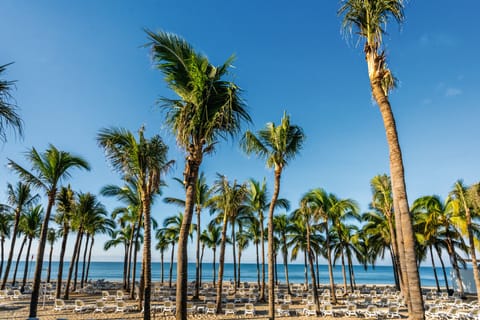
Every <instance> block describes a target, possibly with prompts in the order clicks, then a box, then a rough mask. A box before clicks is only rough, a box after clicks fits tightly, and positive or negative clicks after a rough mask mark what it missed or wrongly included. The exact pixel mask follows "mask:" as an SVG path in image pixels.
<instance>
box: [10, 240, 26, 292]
mask: <svg viewBox="0 0 480 320" xmlns="http://www.w3.org/2000/svg"><path fill="white" fill-rule="evenodd" d="M26 243H27V236H25V238H23V241H22V245H21V246H20V251H19V252H18V258H17V261H16V263H15V271H14V272H13V279H12V286H15V284H16V282H17V271H18V264H19V263H20V259H21V258H22V252H23V248H24V247H25V244H26Z"/></svg>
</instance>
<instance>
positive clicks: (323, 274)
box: [9, 261, 452, 287]
mask: <svg viewBox="0 0 480 320" xmlns="http://www.w3.org/2000/svg"><path fill="white" fill-rule="evenodd" d="M14 266H15V265H14V264H13V266H12V268H11V271H10V276H9V278H10V279H11V278H12V275H13V270H12V269H14ZM23 267H24V262H20V263H19V267H18V272H17V280H20V281H21V280H22V279H23V270H24V269H23ZM78 267H79V275H81V270H82V263H81V262H80V263H79V265H78ZM28 268H29V270H28V279H31V278H33V273H34V268H35V263H34V262H31V263H30V264H29V267H28ZM47 268H48V263H44V265H43V275H42V279H46V277H47ZM68 268H69V263H64V269H63V270H64V271H63V275H64V278H66V276H67V274H68ZM169 268H170V264H169V263H164V281H168V279H169ZM140 269H141V265H140V263H138V265H137V274H139V272H140ZM176 269H177V268H176V263H173V272H172V279H173V281H175V276H176ZM267 269H268V268H267V266H265V272H266V273H267ZM319 269H320V284H328V282H329V278H328V266H327V265H319ZM57 270H58V262H52V270H51V275H50V276H51V279H56V277H57ZM304 270H305V269H304V265H303V264H289V265H288V275H289V280H290V282H291V283H304V279H305V273H304ZM240 271H241V274H240V277H241V281H246V282H256V281H257V265H256V264H255V263H242V264H241V268H240ZM419 272H420V280H421V285H422V287H435V286H436V284H435V277H434V273H433V268H432V267H428V266H421V267H420V268H419ZM446 272H447V279H448V282H449V285H451V283H452V281H451V275H450V274H451V268H449V267H447V268H446ZM277 273H278V279H279V281H280V282H282V283H285V275H284V267H283V264H278V265H277ZM333 274H334V279H335V283H336V284H342V283H343V277H342V268H341V266H339V265H337V266H335V268H334V271H333ZM347 274H348V271H347ZM354 274H355V281H356V284H357V285H359V284H377V285H381V284H386V285H393V284H395V280H394V277H393V269H392V267H391V266H383V265H382V266H375V267H372V266H368V268H367V269H365V268H364V267H363V266H361V265H356V266H354ZM217 275H218V264H217V266H216V275H215V277H216V278H217ZM437 275H438V278H439V282H440V286H441V287H444V286H445V281H444V278H443V272H442V270H441V268H437ZM266 277H268V276H267V275H266ZM308 277H309V280H308V281H309V282H310V269H309V270H308ZM88 279H89V280H100V279H104V280H106V281H122V279H123V262H100V261H95V262H91V265H90V271H89V275H88ZM137 279H139V277H138V276H137ZM188 279H189V281H193V280H194V279H195V263H189V264H188ZM212 279H213V264H212V263H203V265H202V281H212ZM223 279H224V280H225V281H229V280H233V263H225V271H224V276H223ZM267 279H268V278H267ZM152 280H153V281H161V264H160V263H159V262H153V263H152ZM347 283H348V280H347Z"/></svg>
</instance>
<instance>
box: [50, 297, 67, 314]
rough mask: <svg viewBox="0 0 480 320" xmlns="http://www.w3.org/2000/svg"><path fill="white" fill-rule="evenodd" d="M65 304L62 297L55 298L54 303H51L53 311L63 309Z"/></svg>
mask: <svg viewBox="0 0 480 320" xmlns="http://www.w3.org/2000/svg"><path fill="white" fill-rule="evenodd" d="M66 308H67V306H66V305H65V301H63V299H55V303H54V305H53V311H62V310H65V309H66Z"/></svg>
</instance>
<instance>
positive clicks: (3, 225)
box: [0, 205, 13, 275]
mask: <svg viewBox="0 0 480 320" xmlns="http://www.w3.org/2000/svg"><path fill="white" fill-rule="evenodd" d="M12 218H13V217H12V215H11V214H9V212H8V211H7V210H4V209H3V207H2V205H0V250H1V251H0V252H1V253H0V275H1V274H2V271H3V263H4V259H5V256H4V251H5V238H7V237H9V236H10V228H11V225H12Z"/></svg>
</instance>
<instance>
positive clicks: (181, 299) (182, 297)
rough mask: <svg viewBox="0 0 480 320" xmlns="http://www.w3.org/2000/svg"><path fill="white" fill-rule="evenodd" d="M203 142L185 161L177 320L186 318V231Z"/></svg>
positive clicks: (178, 268) (179, 244)
mask: <svg viewBox="0 0 480 320" xmlns="http://www.w3.org/2000/svg"><path fill="white" fill-rule="evenodd" d="M202 148H203V144H202V143H201V144H200V145H196V146H194V147H193V148H192V149H194V150H192V151H191V152H190V154H189V156H188V157H187V161H186V163H185V171H184V179H185V181H184V183H185V212H184V214H183V221H182V226H181V228H180V235H179V238H178V254H177V294H176V301H177V303H176V307H177V314H176V318H177V320H187V316H188V315H187V292H188V283H187V281H188V256H187V246H188V233H189V231H190V226H191V224H192V215H193V207H194V205H195V187H196V183H197V179H198V170H199V168H200V164H201V163H202V156H203V154H202Z"/></svg>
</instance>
